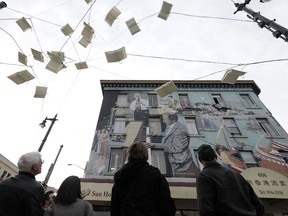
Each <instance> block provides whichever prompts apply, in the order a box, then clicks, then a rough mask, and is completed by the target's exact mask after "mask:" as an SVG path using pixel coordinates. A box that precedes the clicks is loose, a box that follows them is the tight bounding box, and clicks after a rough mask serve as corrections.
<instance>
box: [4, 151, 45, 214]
mask: <svg viewBox="0 0 288 216" xmlns="http://www.w3.org/2000/svg"><path fill="white" fill-rule="evenodd" d="M43 163H44V161H43V160H42V158H41V154H40V152H28V153H26V154H24V155H22V156H21V157H20V158H19V160H18V163H17V164H18V168H19V173H18V174H17V175H16V176H12V177H9V178H7V179H5V180H3V181H1V182H0V203H1V205H0V216H19V215H21V216H41V215H42V213H43V212H42V206H41V204H42V203H41V202H42V198H43V195H44V188H43V186H42V185H41V184H40V183H39V182H38V181H36V179H35V176H36V175H38V174H39V173H41V171H42V164H43Z"/></svg>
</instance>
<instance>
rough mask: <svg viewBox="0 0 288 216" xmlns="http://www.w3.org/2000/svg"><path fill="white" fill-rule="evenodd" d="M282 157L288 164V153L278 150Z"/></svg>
mask: <svg viewBox="0 0 288 216" xmlns="http://www.w3.org/2000/svg"><path fill="white" fill-rule="evenodd" d="M278 152H279V154H280V155H281V157H282V158H283V159H284V160H285V162H286V163H288V151H283V150H278Z"/></svg>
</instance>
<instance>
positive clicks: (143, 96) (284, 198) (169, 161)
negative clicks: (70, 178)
mask: <svg viewBox="0 0 288 216" xmlns="http://www.w3.org/2000/svg"><path fill="white" fill-rule="evenodd" d="M167 82H168V81H164V80H163V81H148V80H145V81H135V80H121V81H108V80H102V81H101V87H102V92H103V101H102V107H101V110H100V114H99V118H98V122H97V126H96V130H95V136H94V140H93V142H92V147H91V152H90V158H89V162H88V163H87V166H86V170H85V178H83V179H82V187H83V188H90V189H91V190H92V193H91V194H90V195H89V196H88V197H87V199H88V200H89V201H90V202H91V203H92V204H93V205H94V209H95V210H96V211H102V212H103V215H104V212H106V213H105V214H108V213H107V212H109V209H110V198H111V188H112V186H113V175H114V173H115V172H116V171H117V170H118V169H119V168H120V167H122V166H123V164H124V163H125V160H126V150H127V147H128V146H129V145H131V144H132V143H133V142H135V141H141V142H145V143H149V144H150V145H151V148H150V149H149V163H150V164H152V165H153V166H155V167H158V168H159V169H160V171H161V173H162V174H163V175H164V176H165V177H166V178H167V180H168V182H169V185H170V189H171V193H172V197H173V198H174V200H175V203H176V207H177V215H198V211H197V196H196V188H195V186H196V176H197V174H198V173H199V172H200V171H201V169H202V165H201V163H200V162H199V161H198V156H197V149H198V147H199V146H200V145H202V144H209V145H211V146H212V147H213V148H214V149H215V150H216V152H217V155H218V161H219V162H220V163H221V164H223V166H226V167H228V168H230V169H234V170H236V171H237V172H240V173H241V174H242V175H243V176H244V177H245V178H246V179H247V180H248V181H249V182H250V184H251V185H252V187H253V188H254V190H255V192H256V193H257V195H258V196H259V197H260V198H261V200H262V201H263V203H264V204H265V209H266V214H267V215H274V216H277V215H279V216H280V215H281V216H283V215H288V209H287V205H288V135H287V133H286V132H285V130H284V129H283V128H282V127H281V125H280V124H279V123H278V122H277V120H276V119H275V118H274V117H273V115H272V114H271V112H270V111H269V110H268V109H267V107H266V106H265V105H264V104H263V102H262V101H261V100H260V99H259V94H260V88H259V87H258V86H257V84H256V83H255V82H254V81H249V80H248V81H237V82H236V83H235V84H234V85H231V84H225V83H222V82H220V81H180V80H178V81H177V80H175V81H173V83H174V84H175V85H176V87H177V89H176V90H174V91H173V92H167V94H164V95H163V91H164V93H165V89H162V90H163V91H162V93H161V97H160V96H159V92H157V91H155V89H157V88H158V89H159V88H161V86H163V84H165V83H167ZM169 122H172V123H173V125H177V127H174V126H173V127H170V123H169ZM171 128H172V129H171ZM175 128H177V129H175ZM164 149H165V150H164Z"/></svg>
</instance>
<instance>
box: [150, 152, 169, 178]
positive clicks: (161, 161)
mask: <svg viewBox="0 0 288 216" xmlns="http://www.w3.org/2000/svg"><path fill="white" fill-rule="evenodd" d="M151 163H152V164H151V165H152V166H154V167H157V168H158V169H159V170H160V172H161V173H162V174H167V169H166V160H165V155H164V150H161V149H151Z"/></svg>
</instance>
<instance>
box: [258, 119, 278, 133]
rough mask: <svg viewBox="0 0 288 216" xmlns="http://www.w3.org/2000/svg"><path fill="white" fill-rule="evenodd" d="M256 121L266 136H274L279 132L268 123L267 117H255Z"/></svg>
mask: <svg viewBox="0 0 288 216" xmlns="http://www.w3.org/2000/svg"><path fill="white" fill-rule="evenodd" d="M256 120H257V122H258V123H259V125H260V127H261V128H262V130H263V131H264V132H265V133H267V134H268V136H271V137H274V136H279V133H278V132H277V131H276V130H275V128H273V126H272V125H271V124H270V122H269V121H268V119H266V118H261V119H256Z"/></svg>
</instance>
